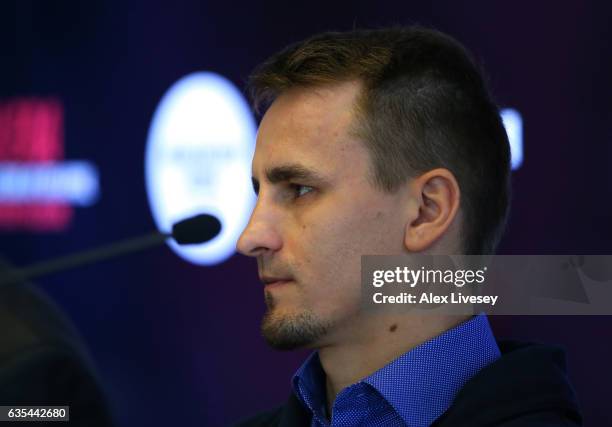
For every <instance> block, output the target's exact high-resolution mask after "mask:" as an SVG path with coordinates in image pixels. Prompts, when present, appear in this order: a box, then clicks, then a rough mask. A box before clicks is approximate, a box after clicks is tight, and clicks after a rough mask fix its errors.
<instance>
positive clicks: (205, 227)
mask: <svg viewBox="0 0 612 427" xmlns="http://www.w3.org/2000/svg"><path fill="white" fill-rule="evenodd" d="M219 232H221V222H220V221H219V220H218V219H217V217H215V216H213V215H208V214H200V215H196V216H192V217H191V218H187V219H184V220H182V221H179V222H177V223H176V224H174V225H173V226H172V237H173V238H174V240H176V243H178V244H180V245H192V244H197V243H205V242H208V241H209V240H212V239H214V238H215V237H217V235H218V234H219Z"/></svg>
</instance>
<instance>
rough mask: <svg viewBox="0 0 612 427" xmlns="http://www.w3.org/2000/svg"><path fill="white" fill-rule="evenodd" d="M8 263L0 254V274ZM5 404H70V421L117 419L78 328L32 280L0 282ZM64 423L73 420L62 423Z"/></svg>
mask: <svg viewBox="0 0 612 427" xmlns="http://www.w3.org/2000/svg"><path fill="white" fill-rule="evenodd" d="M5 268H9V267H7V266H6V265H5V263H4V261H2V260H1V259H0V277H2V273H3V269H5ZM0 405H7V406H16V407H24V406H56V405H60V406H64V405H68V406H70V413H69V416H70V422H69V425H70V426H87V427H108V426H111V425H112V424H113V420H112V416H111V413H110V409H109V405H108V404H107V402H106V397H105V394H104V392H103V389H102V387H101V385H100V381H99V379H98V377H97V375H96V373H95V370H94V368H93V366H92V363H91V359H90V357H89V354H88V352H87V350H86V349H85V345H84V344H83V341H82V340H81V338H80V336H79V334H78V332H77V331H76V329H75V328H74V326H73V325H72V323H71V322H70V321H69V320H68V318H67V317H66V316H65V315H64V314H63V313H62V311H61V310H60V309H59V308H58V307H57V306H56V305H55V303H54V302H53V301H52V300H51V299H50V298H49V297H47V296H46V295H45V294H44V293H42V292H41V291H40V290H39V289H37V288H36V286H34V285H31V284H27V283H17V284H14V285H4V286H0ZM0 424H3V423H0ZM9 424H10V425H13V423H9ZM54 424H55V423H54ZM62 424H66V425H68V424H67V423H62V422H59V423H58V424H57V425H58V426H59V425H62ZM15 425H19V426H21V427H25V426H27V425H36V426H39V425H40V426H42V425H47V423H46V422H32V423H29V422H24V421H21V422H19V423H18V424H15Z"/></svg>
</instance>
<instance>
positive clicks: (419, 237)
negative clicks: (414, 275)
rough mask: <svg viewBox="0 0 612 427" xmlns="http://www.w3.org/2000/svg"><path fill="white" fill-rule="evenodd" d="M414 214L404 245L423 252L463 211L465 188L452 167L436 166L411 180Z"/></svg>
mask: <svg viewBox="0 0 612 427" xmlns="http://www.w3.org/2000/svg"><path fill="white" fill-rule="evenodd" d="M410 185H411V194H412V199H413V201H414V202H415V203H414V204H412V206H411V211H412V212H411V215H409V218H410V219H409V222H408V223H407V224H406V230H405V233H404V245H405V246H406V248H407V249H408V250H409V251H410V252H422V251H424V250H426V249H427V248H429V247H430V246H432V245H433V244H434V243H435V242H436V241H437V240H438V239H440V238H441V237H442V236H443V235H444V233H445V232H446V231H447V230H448V228H449V227H450V225H451V224H452V222H453V220H454V219H455V217H456V216H457V212H458V211H459V206H460V200H461V192H460V190H459V185H458V184H457V180H456V179H455V176H454V175H453V174H452V173H451V172H450V171H449V170H448V169H442V168H438V169H433V170H430V171H428V172H426V173H424V174H423V175H421V176H419V177H418V178H414V179H413V180H412V181H411V183H410Z"/></svg>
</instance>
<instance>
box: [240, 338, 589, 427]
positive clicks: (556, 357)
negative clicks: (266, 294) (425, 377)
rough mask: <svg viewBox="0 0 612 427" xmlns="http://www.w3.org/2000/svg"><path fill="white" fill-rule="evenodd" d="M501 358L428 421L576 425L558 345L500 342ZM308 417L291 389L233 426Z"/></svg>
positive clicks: (296, 422)
mask: <svg viewBox="0 0 612 427" xmlns="http://www.w3.org/2000/svg"><path fill="white" fill-rule="evenodd" d="M498 344H499V348H500V350H501V352H502V357H501V358H499V359H498V360H497V361H495V362H494V363H492V364H491V365H489V366H487V367H486V368H484V369H482V370H481V371H480V372H479V373H478V374H476V375H475V376H474V377H473V378H472V379H471V380H470V381H468V382H467V384H465V386H464V387H463V388H462V389H461V390H460V391H459V393H458V394H457V396H456V397H455V399H454V401H453V404H452V405H451V407H450V408H448V410H447V411H446V412H445V413H444V414H442V415H441V416H440V417H439V418H438V419H437V420H436V421H435V422H434V423H433V424H432V425H433V426H435V427H449V426H457V427H461V426H466V427H467V426H469V427H485V426H503V427H536V426H537V427H553V426H555V427H556V426H579V425H582V417H581V415H580V410H579V408H578V404H577V402H576V396H575V395H574V391H573V389H572V387H571V385H570V383H569V382H568V379H567V375H566V371H565V353H564V352H563V350H561V349H560V348H558V347H553V346H547V345H541V344H527V343H519V342H515V341H499V342H498ZM310 422H311V416H310V413H309V411H308V410H307V409H305V408H304V407H303V406H302V404H301V403H300V402H299V401H298V399H297V397H296V396H295V395H294V394H293V393H292V394H291V395H290V396H289V400H288V401H287V403H285V404H284V405H283V406H281V407H279V408H277V409H275V410H272V411H267V412H264V413H260V414H258V415H256V416H254V417H252V418H249V419H247V420H245V421H243V422H241V423H239V424H237V425H236V427H263V426H279V427H300V426H304V427H306V426H310Z"/></svg>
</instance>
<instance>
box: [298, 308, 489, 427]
mask: <svg viewBox="0 0 612 427" xmlns="http://www.w3.org/2000/svg"><path fill="white" fill-rule="evenodd" d="M499 357H500V352H499V348H498V346H497V343H496V341H495V337H494V336H493V332H492V331H491V327H490V325H489V321H488V319H487V317H486V316H485V315H484V314H479V315H477V316H474V317H472V318H471V319H470V320H468V321H466V322H464V323H462V324H460V325H458V326H456V327H455V328H453V329H450V330H448V331H446V332H445V333H443V334H442V335H439V336H437V337H436V338H434V339H431V340H429V341H426V342H425V343H423V344H421V345H419V346H418V347H415V348H414V349H412V350H410V351H409V352H407V353H404V354H402V355H401V356H400V357H398V358H397V359H395V360H394V361H392V362H391V363H389V364H388V365H386V366H384V367H382V368H381V369H379V370H378V371H376V372H374V373H373V374H372V375H370V376H368V377H366V378H364V379H363V380H361V381H359V382H358V383H355V384H353V385H351V386H349V387H347V388H345V389H343V390H342V391H341V392H340V393H339V394H338V396H336V400H335V401H334V404H333V407H332V414H333V415H332V420H331V423H330V422H329V421H328V419H327V415H326V413H327V409H326V407H327V403H326V391H325V372H324V371H323V368H322V367H321V363H320V361H319V355H318V353H317V352H314V353H312V354H311V355H310V356H309V357H308V359H307V360H306V361H305V362H304V364H303V365H302V366H301V367H300V369H298V371H297V372H296V374H295V375H294V377H293V381H292V382H293V390H294V392H295V394H296V395H297V397H298V399H299V400H300V401H301V402H302V403H303V404H304V405H305V406H306V407H307V408H308V409H309V410H310V412H311V413H312V415H313V417H312V424H311V425H312V426H313V427H322V426H326V427H327V426H356V425H367V426H405V425H408V426H409V427H424V426H429V425H431V423H432V422H433V421H435V420H436V419H437V418H438V417H440V415H442V414H443V413H444V412H445V411H446V410H447V409H448V408H449V407H450V405H451V403H452V402H453V399H454V398H455V395H456V394H457V393H458V392H459V390H460V389H461V388H462V387H463V386H464V385H465V383H466V382H467V381H468V380H469V379H470V378H472V377H473V376H474V375H475V374H476V373H477V372H478V371H480V370H481V369H482V368H484V367H485V366H487V365H488V364H490V363H492V362H494V361H495V360H496V359H498V358H499Z"/></svg>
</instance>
